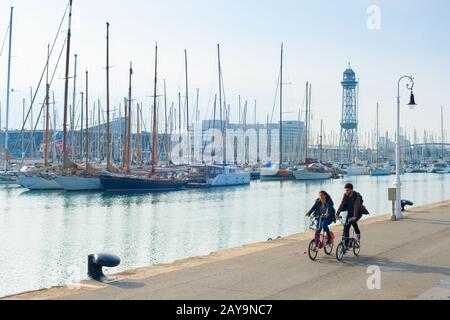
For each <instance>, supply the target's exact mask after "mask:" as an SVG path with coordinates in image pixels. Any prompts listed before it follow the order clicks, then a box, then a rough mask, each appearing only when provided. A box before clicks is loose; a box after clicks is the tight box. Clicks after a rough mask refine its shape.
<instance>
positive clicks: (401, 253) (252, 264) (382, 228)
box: [7, 200, 450, 300]
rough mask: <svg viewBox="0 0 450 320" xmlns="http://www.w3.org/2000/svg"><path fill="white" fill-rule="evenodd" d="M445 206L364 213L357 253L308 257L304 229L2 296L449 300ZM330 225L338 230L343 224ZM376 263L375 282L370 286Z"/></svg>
mask: <svg viewBox="0 0 450 320" xmlns="http://www.w3.org/2000/svg"><path fill="white" fill-rule="evenodd" d="M449 213H450V200H448V201H443V202H438V203H434V204H431V205H426V206H422V207H417V208H415V209H414V210H411V211H410V212H408V213H406V214H405V219H404V220H402V221H398V222H391V221H390V220H389V215H388V214H387V215H381V216H376V217H372V218H369V219H367V220H364V221H362V222H361V229H362V234H363V240H362V252H361V256H360V257H353V256H350V255H349V256H348V257H346V260H345V261H344V263H340V262H338V261H337V260H336V259H335V257H334V256H331V257H326V256H324V255H323V256H320V257H319V259H318V261H317V262H311V261H310V260H309V258H308V256H307V255H306V254H304V251H306V249H307V245H308V243H309V241H310V240H311V237H312V235H311V234H310V233H302V234H298V235H294V236H290V237H285V238H281V239H278V240H274V241H268V242H264V243H258V244H253V245H248V246H244V247H240V248H235V249H230V250H225V251H221V252H216V253H212V254H211V255H209V256H205V257H196V258H191V259H186V260H182V261H177V262H175V263H173V264H167V265H156V266H153V267H149V268H143V269H137V270H132V271H127V272H123V273H120V274H117V275H113V276H111V277H113V278H114V277H116V278H117V279H119V281H117V282H115V283H111V284H109V285H104V284H101V283H98V282H92V281H85V282H82V283H81V285H80V287H79V289H77V290H75V289H69V288H67V287H58V288H52V289H48V290H41V291H36V292H30V293H25V294H22V295H16V296H12V297H9V298H7V299H70V300H72V299H73V300H79V299H93V300H98V299H100V300H105V299H106V300H109V299H138V300H139V299H151V300H159V299H194V300H197V299H199V300H201V299H213V300H215V299H233V300H234V299H275V300H276V299H288V300H290V299H449V298H450V287H449V286H448V283H449V278H450V268H449V267H448V265H450V256H449V255H448V254H446V252H448V247H449V246H450V215H449ZM333 229H334V231H335V232H336V235H337V237H340V236H341V229H342V227H341V226H335V227H334V228H333ZM374 268H375V269H374ZM376 268H379V269H380V271H381V277H380V283H379V286H380V287H379V289H378V288H371V289H369V287H370V285H369V287H368V281H369V282H370V277H371V274H370V272H371V270H376ZM368 272H369V273H368Z"/></svg>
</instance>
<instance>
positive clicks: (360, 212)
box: [358, 193, 370, 216]
mask: <svg viewBox="0 0 450 320" xmlns="http://www.w3.org/2000/svg"><path fill="white" fill-rule="evenodd" d="M358 194H359V196H360V197H361V208H360V209H359V212H358V213H359V214H362V215H364V216H368V215H370V212H369V210H367V208H366V206H365V205H364V199H363V196H362V195H361V194H360V193H358Z"/></svg>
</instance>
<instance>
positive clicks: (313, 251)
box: [308, 240, 319, 261]
mask: <svg viewBox="0 0 450 320" xmlns="http://www.w3.org/2000/svg"><path fill="white" fill-rule="evenodd" d="M318 253H319V250H317V246H316V240H311V242H310V243H309V247H308V256H309V258H310V259H311V260H312V261H316V259H317V254H318Z"/></svg>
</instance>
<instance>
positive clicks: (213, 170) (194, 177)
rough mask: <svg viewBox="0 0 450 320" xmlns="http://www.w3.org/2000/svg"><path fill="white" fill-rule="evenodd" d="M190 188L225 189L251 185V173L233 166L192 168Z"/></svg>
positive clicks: (190, 168) (189, 176) (190, 171)
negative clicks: (226, 187)
mask: <svg viewBox="0 0 450 320" xmlns="http://www.w3.org/2000/svg"><path fill="white" fill-rule="evenodd" d="M188 179H189V181H190V183H189V186H190V187H205V188H206V187H225V186H239V185H247V184H250V180H251V173H250V172H244V171H242V169H240V168H237V167H232V166H218V165H205V166H200V165H199V166H190V167H189V175H188Z"/></svg>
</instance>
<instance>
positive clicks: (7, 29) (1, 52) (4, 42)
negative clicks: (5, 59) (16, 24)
mask: <svg viewBox="0 0 450 320" xmlns="http://www.w3.org/2000/svg"><path fill="white" fill-rule="evenodd" d="M9 27H10V25H9V24H8V28H6V33H5V38H4V39H3V44H2V49H1V50H0V58H1V57H2V54H3V49H5V44H6V39H7V38H8V32H9Z"/></svg>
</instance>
